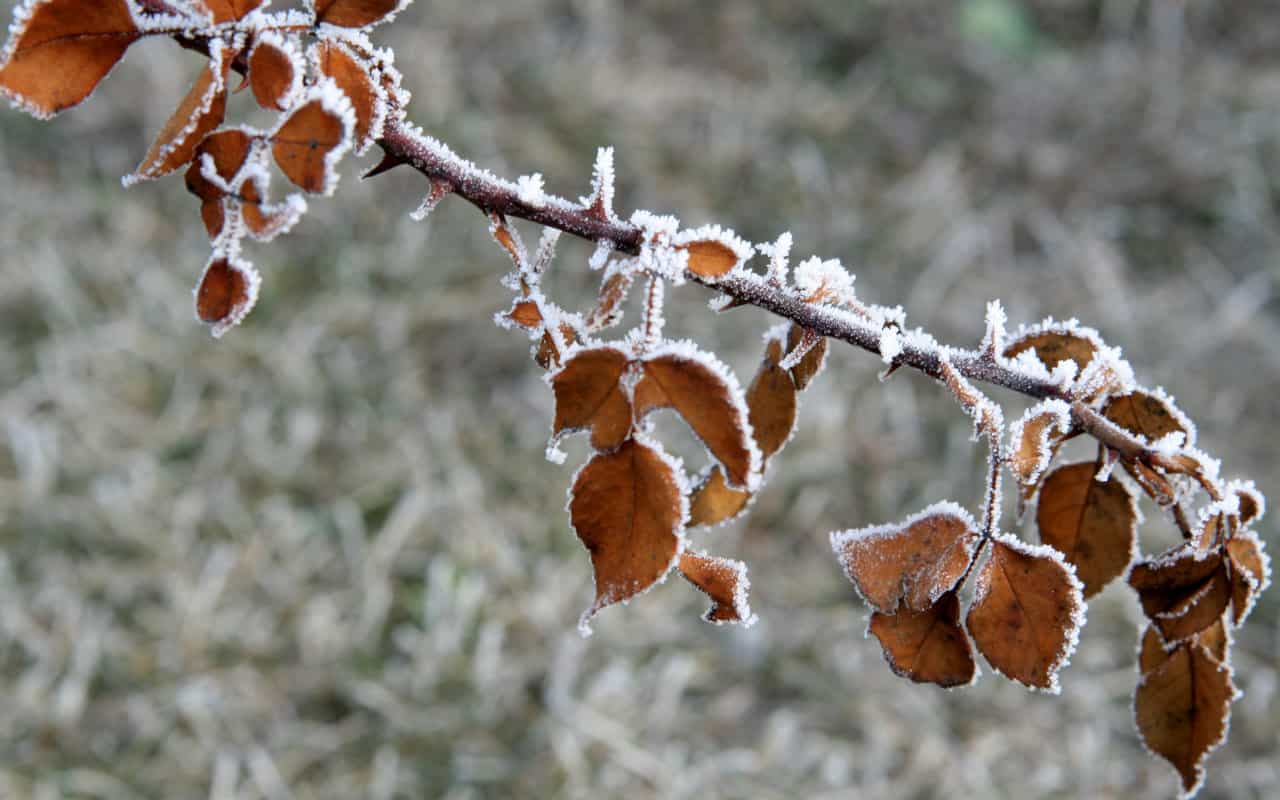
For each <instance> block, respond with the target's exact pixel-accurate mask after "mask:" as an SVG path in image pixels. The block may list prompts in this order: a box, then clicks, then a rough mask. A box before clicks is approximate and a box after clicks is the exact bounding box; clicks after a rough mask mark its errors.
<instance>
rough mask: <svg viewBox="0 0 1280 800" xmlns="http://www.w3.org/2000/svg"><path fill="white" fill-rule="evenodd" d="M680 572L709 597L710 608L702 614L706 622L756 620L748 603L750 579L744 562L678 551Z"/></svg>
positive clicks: (747, 623) (749, 623) (748, 621)
mask: <svg viewBox="0 0 1280 800" xmlns="http://www.w3.org/2000/svg"><path fill="white" fill-rule="evenodd" d="M680 573H681V574H682V575H684V577H685V579H686V580H688V581H689V583H692V584H693V585H694V586H696V587H698V590H699V591H701V592H702V593H703V594H705V595H706V596H707V597H710V598H711V608H709V609H707V613H706V614H704V615H703V616H702V618H703V619H705V620H706V621H707V622H714V623H717V624H722V623H726V622H740V623H743V624H745V625H751V624H753V623H754V622H755V621H756V617H755V615H754V614H752V613H751V606H750V605H749V604H748V603H747V592H748V590H749V589H750V588H751V581H749V580H747V565H746V564H743V563H742V562H741V561H734V560H732V559H728V558H716V557H715V556H709V555H706V554H705V553H694V552H691V551H686V552H684V553H681V554H680Z"/></svg>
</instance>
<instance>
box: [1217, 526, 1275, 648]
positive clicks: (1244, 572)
mask: <svg viewBox="0 0 1280 800" xmlns="http://www.w3.org/2000/svg"><path fill="white" fill-rule="evenodd" d="M1227 558H1228V559H1229V560H1230V562H1231V619H1232V621H1233V622H1234V623H1235V624H1236V625H1240V624H1241V623H1243V622H1244V620H1245V618H1246V617H1248V616H1249V612H1250V611H1251V610H1252V609H1253V602H1254V600H1255V599H1256V598H1257V596H1258V595H1259V594H1262V592H1264V591H1266V589H1267V587H1268V586H1269V585H1270V584H1271V559H1270V558H1268V557H1267V554H1266V551H1264V550H1263V546H1262V542H1261V541H1260V540H1259V539H1258V535H1257V534H1256V533H1254V532H1253V531H1241V532H1240V533H1237V534H1236V535H1235V536H1233V537H1231V541H1229V542H1227Z"/></svg>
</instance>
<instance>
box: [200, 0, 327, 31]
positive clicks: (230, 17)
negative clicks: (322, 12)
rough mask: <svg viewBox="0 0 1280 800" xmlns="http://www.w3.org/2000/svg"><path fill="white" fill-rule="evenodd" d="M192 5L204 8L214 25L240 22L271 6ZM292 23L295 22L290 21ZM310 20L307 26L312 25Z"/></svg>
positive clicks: (252, 0) (257, 0) (231, 1)
mask: <svg viewBox="0 0 1280 800" xmlns="http://www.w3.org/2000/svg"><path fill="white" fill-rule="evenodd" d="M191 5H194V6H203V7H204V10H203V12H202V13H203V14H205V15H207V16H209V17H210V18H211V19H212V20H213V22H214V23H217V24H221V23H226V22H239V21H240V20H244V19H246V18H247V17H249V16H250V15H251V14H254V13H255V12H259V11H260V9H262V8H265V7H266V6H268V5H270V2H269V0H268V2H263V0H193V2H192V3H191ZM289 21H290V22H295V21H293V20H289ZM310 23H311V20H310V19H309V18H308V19H307V20H306V21H305V24H307V25H310Z"/></svg>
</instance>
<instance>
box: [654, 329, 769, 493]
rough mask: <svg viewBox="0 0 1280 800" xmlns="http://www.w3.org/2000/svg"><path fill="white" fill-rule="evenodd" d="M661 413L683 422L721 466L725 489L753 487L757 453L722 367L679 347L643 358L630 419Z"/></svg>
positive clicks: (706, 356)
mask: <svg viewBox="0 0 1280 800" xmlns="http://www.w3.org/2000/svg"><path fill="white" fill-rule="evenodd" d="M660 408H671V409H674V410H675V411H676V413H678V414H679V415H680V416H681V417H683V418H684V421H685V422H686V423H688V425H689V427H690V428H691V429H692V430H693V432H694V433H695V434H696V435H697V436H698V438H699V439H700V440H701V441H702V443H703V445H705V446H706V448H707V450H709V451H710V452H711V455H712V456H714V457H715V459H716V460H717V461H719V462H720V464H721V465H722V466H723V467H724V470H725V477H727V478H728V479H729V484H730V486H734V487H738V488H745V489H754V488H755V487H756V485H757V484H758V482H759V479H760V469H761V458H760V450H759V448H758V447H757V446H756V443H755V441H754V440H753V439H752V436H751V434H750V423H749V422H748V414H749V412H748V411H747V408H746V404H745V402H744V400H743V396H742V390H741V389H740V388H739V387H738V385H737V381H736V380H734V379H733V375H732V373H730V372H729V370H728V369H727V368H726V367H724V365H723V364H721V363H720V362H719V361H718V360H716V359H715V358H714V357H713V356H710V355H709V354H706V353H703V352H701V351H697V350H693V349H691V348H690V347H689V346H688V345H687V344H684V343H682V344H677V345H672V346H669V347H667V348H663V349H659V350H656V351H654V352H653V353H652V354H650V355H648V356H646V357H645V359H644V361H643V362H642V363H641V377H640V381H639V383H637V384H636V388H635V417H636V419H637V420H639V419H641V418H642V417H644V416H645V415H646V414H648V413H650V412H652V411H655V410H657V409H660Z"/></svg>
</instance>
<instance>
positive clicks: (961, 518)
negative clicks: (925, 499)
mask: <svg viewBox="0 0 1280 800" xmlns="http://www.w3.org/2000/svg"><path fill="white" fill-rule="evenodd" d="M977 543H978V532H977V530H976V527H975V525H974V524H973V518H972V517H970V516H969V514H968V513H967V512H966V511H965V510H964V509H962V508H960V507H959V506H957V505H955V504H954V503H935V504H934V505H932V506H929V507H928V508H926V509H925V510H924V511H922V512H920V513H919V514H916V515H915V516H913V517H910V518H909V519H907V520H906V521H905V522H903V523H901V524H891V525H880V526H875V527H870V528H858V529H854V530H848V531H837V532H835V533H832V534H831V549H832V550H834V551H835V554H836V557H837V558H838V559H839V560H840V565H841V567H843V568H844V572H845V575H847V576H849V580H851V581H853V584H854V586H856V587H857V589H858V592H859V593H860V594H861V595H862V597H863V598H864V599H865V600H866V601H867V603H869V604H870V605H871V606H873V607H874V608H875V609H876V610H877V611H880V612H881V613H884V614H893V613H894V612H895V611H897V610H898V607H899V605H900V604H905V606H906V607H907V608H908V609H910V610H912V611H917V612H924V611H928V610H929V609H930V608H932V607H933V605H934V603H936V602H937V601H938V598H940V597H942V595H944V594H946V593H947V592H949V591H951V590H952V589H954V588H955V586H956V584H957V583H958V582H959V581H960V578H961V577H963V576H964V574H965V572H966V571H967V570H968V569H969V564H970V562H972V561H973V554H974V550H975V548H976V547H977Z"/></svg>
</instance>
